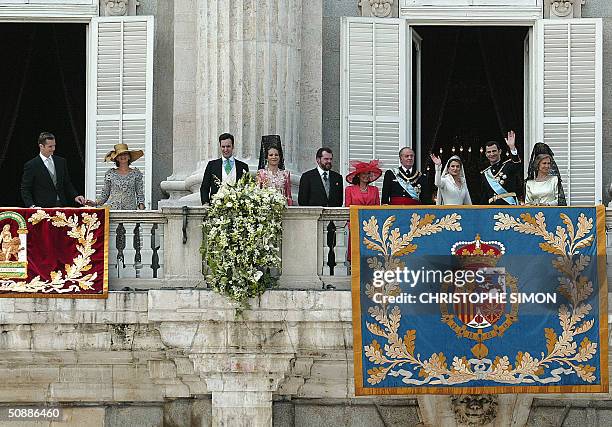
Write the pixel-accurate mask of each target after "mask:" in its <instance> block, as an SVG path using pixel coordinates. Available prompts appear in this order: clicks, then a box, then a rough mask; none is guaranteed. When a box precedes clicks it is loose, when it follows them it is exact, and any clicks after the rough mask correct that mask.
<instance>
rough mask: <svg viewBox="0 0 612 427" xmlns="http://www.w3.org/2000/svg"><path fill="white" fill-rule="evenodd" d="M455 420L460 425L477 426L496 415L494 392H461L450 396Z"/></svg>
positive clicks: (486, 422)
mask: <svg viewBox="0 0 612 427" xmlns="http://www.w3.org/2000/svg"><path fill="white" fill-rule="evenodd" d="M451 403H452V406H453V411H454V412H455V420H456V421H457V425H458V426H461V427H479V426H485V425H487V424H489V423H491V422H492V421H493V420H494V419H495V418H496V417H497V405H498V399H497V395H496V394H463V395H459V396H453V397H452V398H451Z"/></svg>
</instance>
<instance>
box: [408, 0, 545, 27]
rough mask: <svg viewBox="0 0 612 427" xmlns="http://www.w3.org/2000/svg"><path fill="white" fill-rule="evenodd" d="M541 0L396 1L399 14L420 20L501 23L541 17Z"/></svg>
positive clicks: (513, 22) (465, 23)
mask: <svg viewBox="0 0 612 427" xmlns="http://www.w3.org/2000/svg"><path fill="white" fill-rule="evenodd" d="M542 1H543V0H506V1H503V0H400V3H399V7H400V10H399V16H400V17H406V18H409V19H415V20H419V21H425V22H424V23H429V22H431V23H432V24H436V23H438V24H439V23H447V22H448V21H464V22H462V24H463V25H470V24H471V25H482V22H483V21H487V22H490V23H491V24H496V25H503V23H504V22H512V24H513V25H517V24H519V23H520V22H517V21H524V23H525V24H528V23H529V22H533V21H534V20H536V19H539V18H542V6H543V4H542Z"/></svg>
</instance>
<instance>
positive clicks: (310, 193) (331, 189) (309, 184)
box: [298, 147, 343, 207]
mask: <svg viewBox="0 0 612 427" xmlns="http://www.w3.org/2000/svg"><path fill="white" fill-rule="evenodd" d="M333 157H334V155H333V153H332V150H331V148H328V147H322V148H319V149H318V150H317V167H316V168H315V169H312V170H309V171H307V172H304V173H303V174H302V177H301V178H300V189H299V191H298V203H299V204H300V206H329V207H338V206H342V200H343V188H342V175H340V174H339V173H338V172H334V171H333V170H331V167H332V160H333Z"/></svg>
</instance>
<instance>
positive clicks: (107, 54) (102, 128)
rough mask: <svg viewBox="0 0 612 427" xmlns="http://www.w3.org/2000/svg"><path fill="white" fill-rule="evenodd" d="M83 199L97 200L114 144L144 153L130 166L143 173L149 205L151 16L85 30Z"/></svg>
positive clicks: (109, 20)
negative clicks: (86, 122) (86, 110)
mask: <svg viewBox="0 0 612 427" xmlns="http://www.w3.org/2000/svg"><path fill="white" fill-rule="evenodd" d="M89 49H90V56H89V57H90V63H89V69H90V73H89V75H90V84H89V93H88V99H89V104H88V105H89V114H88V116H89V117H90V122H89V128H88V135H89V143H88V152H87V154H88V163H87V164H88V172H87V197H88V198H95V197H96V196H99V195H100V193H101V190H102V186H103V184H104V174H105V173H106V171H107V170H108V169H109V168H112V167H115V164H114V163H113V162H107V163H105V162H104V156H105V154H106V153H108V152H109V151H111V150H112V149H113V146H114V145H115V144H120V143H124V144H128V146H129V148H130V149H131V150H144V152H145V155H144V156H143V157H141V158H140V159H138V160H137V161H136V162H135V163H134V164H133V167H136V168H138V169H139V170H140V171H141V172H142V173H143V175H144V185H145V203H146V205H147V207H150V206H151V187H152V170H151V169H152V167H151V159H152V152H151V150H152V118H153V16H124V17H100V18H93V19H92V21H91V27H90V38H89Z"/></svg>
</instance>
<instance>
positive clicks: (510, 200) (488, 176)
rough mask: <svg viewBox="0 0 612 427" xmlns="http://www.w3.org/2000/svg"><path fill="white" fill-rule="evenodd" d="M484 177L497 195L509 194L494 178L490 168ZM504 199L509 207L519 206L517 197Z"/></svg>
mask: <svg viewBox="0 0 612 427" xmlns="http://www.w3.org/2000/svg"><path fill="white" fill-rule="evenodd" d="M484 176H485V178H486V179H487V182H488V183H489V186H490V187H491V188H492V189H493V191H495V194H497V195H499V194H504V193H508V192H509V191H508V190H506V189H505V188H504V187H502V186H501V184H500V183H499V182H498V181H497V180H496V179H495V178H494V177H493V173H492V172H491V169H490V168H489V169H487V170H485V171H484ZM503 199H504V200H505V201H506V202H507V203H508V204H509V205H516V204H517V202H516V197H503Z"/></svg>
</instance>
